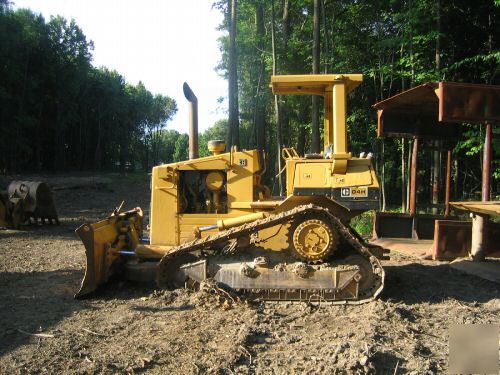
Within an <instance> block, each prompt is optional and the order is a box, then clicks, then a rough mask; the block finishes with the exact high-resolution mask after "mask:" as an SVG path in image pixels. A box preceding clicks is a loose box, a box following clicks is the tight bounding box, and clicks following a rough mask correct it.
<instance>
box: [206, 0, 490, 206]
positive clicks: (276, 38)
mask: <svg viewBox="0 0 500 375" xmlns="http://www.w3.org/2000/svg"><path fill="white" fill-rule="evenodd" d="M215 6H216V7H217V8H218V9H219V10H220V11H221V12H223V13H224V14H225V20H224V24H223V25H221V29H224V30H227V31H228V35H227V36H224V37H222V38H221V39H220V46H221V51H222V59H221V63H220V65H219V66H218V69H219V71H220V72H221V74H224V75H225V76H226V77H227V78H228V80H230V81H231V79H236V81H237V83H238V84H237V86H236V87H237V89H238V91H237V92H236V93H231V89H232V85H231V83H229V127H228V128H229V133H230V134H228V135H227V136H226V139H227V140H228V142H227V143H230V144H237V145H239V146H240V147H242V148H254V147H255V148H259V149H264V150H266V152H267V153H268V160H269V161H270V165H269V169H268V170H269V174H268V178H270V180H271V181H273V180H274V184H275V185H276V184H277V182H276V181H275V180H276V179H274V175H275V174H276V173H277V172H276V171H278V170H279V166H278V164H279V159H278V158H277V152H276V151H277V150H278V149H279V147H278V143H277V141H278V142H279V144H281V145H282V146H294V147H296V148H297V150H298V152H299V154H301V155H302V154H304V153H306V152H318V151H320V150H321V148H322V147H321V145H322V144H323V142H322V140H321V137H322V131H323V125H322V123H323V120H322V118H321V109H322V107H323V103H322V99H315V98H313V99H312V100H311V98H310V97H308V96H287V97H277V98H273V95H272V93H271V91H270V90H269V88H268V85H269V82H270V76H271V75H272V74H307V73H335V74H339V73H340V74H341V73H363V75H364V82H363V84H362V85H361V86H359V87H358V88H357V89H356V90H354V92H353V93H352V94H350V95H349V98H348V116H349V117H348V120H347V122H348V131H349V134H348V137H349V150H350V151H352V152H353V154H354V155H358V154H359V153H360V152H363V151H365V152H370V151H371V152H373V153H374V155H375V159H374V163H375V166H376V168H377V172H378V175H379V176H380V178H381V180H382V182H383V187H384V188H383V191H385V192H386V194H384V195H383V199H382V208H383V209H384V208H385V206H386V203H387V205H392V206H398V205H399V206H400V207H401V206H402V207H403V209H405V208H406V207H407V199H408V193H407V190H408V189H407V185H408V180H409V168H408V161H409V159H410V157H411V149H412V142H413V141H412V140H408V139H406V140H405V139H381V138H377V136H376V124H377V119H376V111H375V110H374V109H373V108H372V107H371V106H372V105H373V104H374V103H376V102H378V101H381V100H383V99H386V98H388V97H390V96H392V95H395V94H397V93H399V92H401V91H404V90H407V89H409V88H411V87H414V86H417V85H419V84H422V83H425V82H429V81H454V82H468V83H482V84H492V85H497V84H499V83H500V76H499V73H500V72H499V68H500V49H499V40H498V38H499V36H500V1H498V0H479V1H474V2H471V1H468V0H450V1H442V0H376V1H357V0H271V1H263V0H219V1H217V2H216V3H215ZM232 33H234V34H235V35H232ZM233 40H234V42H233ZM232 113H235V114H234V115H231V114H232ZM234 128H239V129H238V130H236V131H235V130H233V129H234ZM484 128H485V127H484V126H483V125H471V124H465V125H464V126H462V132H461V133H462V134H461V137H460V140H459V142H458V143H457V144H456V146H454V147H453V159H454V163H453V171H452V199H457V200H458V199H462V198H466V199H467V198H480V189H481V173H482V143H483V140H484ZM493 133H494V134H493V144H492V146H493V157H492V159H493V165H492V170H493V171H494V173H493V174H494V178H493V179H492V184H493V186H492V191H493V194H496V195H498V194H499V192H500V160H499V159H498V157H497V156H498V155H499V152H500V139H499V134H500V129H499V128H498V127H495V126H493ZM433 146H436V145H435V144H434V145H431V144H429V143H424V145H422V146H421V147H420V152H419V168H420V171H419V176H418V179H419V180H418V195H419V200H420V202H422V203H423V204H425V203H427V202H431V201H432V198H433V197H432V188H431V187H432V183H433V181H436V183H437V184H438V185H439V186H440V192H441V193H440V195H439V196H438V197H434V199H437V200H438V201H439V202H441V203H442V202H443V200H444V183H445V181H444V175H445V174H444V169H445V164H446V151H445V150H443V151H435V149H436V147H433ZM438 146H443V145H442V144H441V145H438ZM274 191H275V192H276V191H277V189H276V186H275V189H274ZM403 197H404V198H403Z"/></svg>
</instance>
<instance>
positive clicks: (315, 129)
mask: <svg viewBox="0 0 500 375" xmlns="http://www.w3.org/2000/svg"><path fill="white" fill-rule="evenodd" d="M319 2H320V0H314V15H313V56H312V57H313V66H312V70H313V74H319V59H320V43H319V31H320V30H319ZM319 134H320V133H319V98H318V96H317V95H313V97H312V142H311V152H313V153H319V152H320V135H319Z"/></svg>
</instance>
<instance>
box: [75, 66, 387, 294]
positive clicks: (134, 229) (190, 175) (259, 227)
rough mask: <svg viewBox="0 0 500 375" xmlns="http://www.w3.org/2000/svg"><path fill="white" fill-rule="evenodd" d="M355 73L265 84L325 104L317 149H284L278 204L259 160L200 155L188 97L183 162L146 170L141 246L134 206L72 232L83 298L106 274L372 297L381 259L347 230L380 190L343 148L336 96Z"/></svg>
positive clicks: (248, 290)
mask: <svg viewBox="0 0 500 375" xmlns="http://www.w3.org/2000/svg"><path fill="white" fill-rule="evenodd" d="M361 82H362V75H361V74H341V75H283V76H273V77H272V79H271V87H272V90H273V93H274V94H276V95H294V94H307V95H321V96H323V97H324V103H325V108H324V151H323V152H322V153H321V154H312V155H305V156H301V155H298V153H297V152H296V151H295V149H293V148H283V149H282V157H283V159H284V161H285V167H286V169H285V170H286V195H284V196H279V197H273V196H271V194H270V189H269V188H268V187H267V186H264V185H263V184H262V183H261V179H262V174H263V173H264V171H265V165H264V162H263V157H262V155H261V152H259V151H257V150H238V149H237V148H236V147H232V148H231V149H230V150H225V144H224V142H223V141H210V142H209V144H208V148H209V150H210V152H212V153H213V155H211V156H208V157H202V158H200V157H198V138H197V134H198V131H197V99H196V96H195V95H194V93H193V92H192V91H191V90H190V88H189V86H187V85H186V84H185V87H184V93H185V96H186V98H187V99H188V100H189V101H190V102H191V125H190V142H189V145H190V150H189V155H190V159H189V160H186V161H182V162H178V163H172V164H165V165H159V166H156V167H154V168H153V171H152V177H151V208H150V213H149V223H150V225H149V229H150V237H149V238H144V237H143V212H142V210H141V209H140V208H135V209H133V210H130V211H126V212H121V209H120V208H117V209H116V210H115V211H114V212H113V213H112V214H111V216H110V217H108V218H107V219H105V220H102V221H99V222H97V223H94V224H84V225H82V226H81V227H80V228H78V229H77V230H76V232H77V234H78V236H79V237H80V238H81V239H82V241H83V243H84V245H85V249H86V257H87V266H86V273H85V276H84V279H83V281H82V284H81V287H80V290H79V291H78V293H77V294H76V295H75V297H81V296H84V295H87V294H88V293H91V292H93V291H94V290H96V289H97V288H98V287H99V286H100V285H101V284H104V283H106V282H107V281H108V280H109V279H110V277H111V276H112V275H121V276H122V277H126V278H128V279H131V280H143V279H156V282H157V283H158V284H159V285H160V286H162V287H190V288H195V289H196V288H197V287H199V286H200V285H201V283H203V282H204V281H205V280H207V279H212V280H215V281H216V282H217V283H218V285H220V286H221V287H224V288H229V289H232V290H234V291H235V292H237V293H241V294H243V295H246V296H248V297H251V298H253V297H255V298H261V299H264V300H286V301H330V302H332V303H363V302H366V301H370V300H372V299H373V298H375V297H376V296H378V295H379V294H380V292H381V291H382V289H383V286H384V270H383V268H382V266H381V263H380V259H383V258H384V257H385V255H384V250H383V249H381V248H378V247H373V246H370V245H369V244H367V243H366V242H365V241H364V240H363V239H362V238H361V237H360V236H359V235H358V234H357V233H356V232H355V231H354V230H353V229H352V228H351V227H350V226H349V222H350V220H351V219H352V218H353V217H355V216H356V215H359V214H360V213H362V212H364V211H367V210H371V209H377V208H378V205H379V184H378V180H377V176H376V174H375V171H374V168H373V166H372V162H371V160H370V158H366V157H359V158H358V157H353V156H352V154H351V153H350V152H348V148H347V130H346V97H347V94H348V93H349V92H351V91H352V90H354V89H355V88H356V87H357V86H358V85H359V84H360V83H361Z"/></svg>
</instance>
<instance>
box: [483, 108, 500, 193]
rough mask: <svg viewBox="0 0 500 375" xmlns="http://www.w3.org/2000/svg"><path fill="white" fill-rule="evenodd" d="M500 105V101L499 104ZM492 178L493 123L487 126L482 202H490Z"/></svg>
mask: <svg viewBox="0 0 500 375" xmlns="http://www.w3.org/2000/svg"><path fill="white" fill-rule="evenodd" d="M498 103H500V101H499V102H498ZM490 177H491V123H487V124H486V128H485V135H484V150H483V177H482V189H481V193H482V200H483V202H487V201H489V200H490Z"/></svg>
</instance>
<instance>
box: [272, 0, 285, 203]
mask: <svg viewBox="0 0 500 375" xmlns="http://www.w3.org/2000/svg"><path fill="white" fill-rule="evenodd" d="M274 22H275V14H274V0H272V4H271V47H272V54H273V75H276V74H277V61H276V30H275V25H274ZM274 113H275V117H276V151H277V153H276V163H277V166H278V171H277V172H278V188H279V195H282V192H283V184H282V178H281V173H280V172H281V143H282V141H281V117H280V105H279V101H278V95H274Z"/></svg>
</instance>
